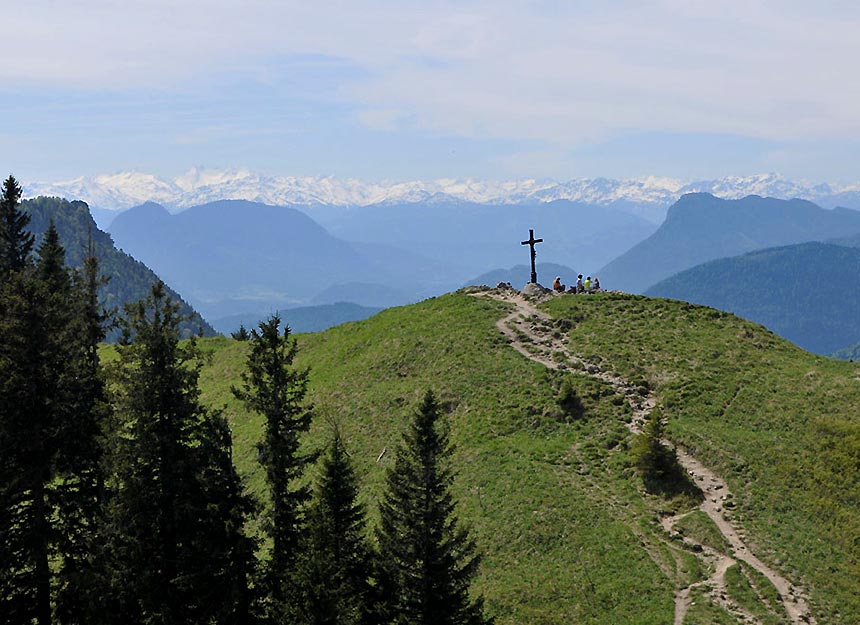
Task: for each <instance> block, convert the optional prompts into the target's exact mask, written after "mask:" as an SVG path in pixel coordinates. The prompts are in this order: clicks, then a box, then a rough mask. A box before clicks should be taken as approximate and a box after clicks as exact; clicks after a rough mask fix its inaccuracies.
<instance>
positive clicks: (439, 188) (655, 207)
mask: <svg viewBox="0 0 860 625" xmlns="http://www.w3.org/2000/svg"><path fill="white" fill-rule="evenodd" d="M24 190H25V194H26V196H27V197H32V196H36V195H52V196H63V197H70V198H74V199H82V200H84V201H86V202H87V203H88V204H90V206H92V207H93V208H95V209H112V210H123V209H127V208H131V207H132V206H136V205H138V204H141V203H143V202H146V201H150V200H151V201H155V202H158V203H160V204H163V205H165V206H167V207H168V208H170V209H172V210H174V211H175V210H181V209H184V208H188V207H191V206H195V205H199V204H204V203H207V202H212V201H216V200H223V199H243V200H249V201H255V202H261V203H264V204H272V205H291V206H319V205H330V206H340V207H349V206H370V205H373V204H385V203H418V202H432V201H437V200H439V199H440V198H443V199H444V200H445V201H453V200H465V201H469V202H475V203H481V204H505V203H511V204H518V203H525V202H535V201H537V202H550V201H553V200H562V199H564V200H571V201H576V202H585V203H589V204H596V205H599V206H615V207H616V208H625V209H626V210H628V211H630V212H634V213H636V214H641V215H643V216H646V217H648V218H649V219H651V220H652V221H657V222H659V221H660V220H661V219H662V216H663V214H664V213H665V209H666V207H668V206H669V205H670V204H672V203H673V202H674V201H675V200H677V199H678V198H679V197H680V196H681V195H683V194H685V193H692V192H709V193H712V194H714V195H716V196H719V197H723V198H726V199H737V198H740V197H744V196H747V195H751V194H755V195H763V196H770V197H776V198H779V199H792V198H795V197H797V198H802V199H808V200H810V201H813V202H815V203H817V204H820V205H822V206H825V207H827V208H833V207H835V206H838V205H840V204H841V205H846V206H850V207H855V208H860V183H858V184H831V183H810V182H807V181H805V180H792V179H789V178H786V177H783V176H781V175H779V174H775V173H770V174H757V175H751V176H726V177H723V178H717V179H712V180H700V181H691V180H681V179H677V178H661V177H657V176H642V177H638V178H626V179H612V178H601V177H596V178H574V179H570V180H567V181H555V180H550V179H535V178H525V179H515V180H507V181H489V180H477V179H473V178H465V179H453V178H439V179H435V180H412V181H403V182H391V181H384V182H378V183H377V182H366V181H362V180H358V179H354V178H338V177H335V176H317V177H314V176H281V175H266V174H260V173H256V172H252V171H250V170H248V169H234V170H218V169H211V170H210V169H202V168H197V167H195V168H192V169H190V170H189V171H187V172H185V173H184V174H182V175H180V176H177V177H175V178H173V179H171V180H167V179H163V178H159V177H157V176H154V175H152V174H148V173H143V172H133V171H132V172H119V173H115V174H104V175H96V176H81V177H78V178H75V179H72V180H67V181H58V182H42V183H38V182H37V183H31V184H28V185H25V189H24ZM434 198H435V199H434Z"/></svg>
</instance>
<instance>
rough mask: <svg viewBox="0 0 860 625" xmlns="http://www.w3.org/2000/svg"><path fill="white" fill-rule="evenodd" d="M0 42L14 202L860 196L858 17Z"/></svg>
mask: <svg viewBox="0 0 860 625" xmlns="http://www.w3.org/2000/svg"><path fill="white" fill-rule="evenodd" d="M4 31H5V33H8V34H4V54H3V55H2V56H0V115H2V119H3V124H2V126H0V150H2V153H3V154H5V155H6V158H4V159H3V160H4V164H5V165H4V166H5V168H6V169H9V170H10V171H13V172H14V173H15V174H16V175H17V176H18V177H19V178H21V179H23V180H32V181H51V180H58V179H61V178H72V177H76V176H80V175H92V174H97V173H107V172H116V171H121V170H138V171H145V172H151V173H154V174H157V175H159V176H163V177H172V176H175V175H178V174H180V173H182V172H183V171H185V170H187V169H188V168H190V167H192V166H195V165H201V166H204V167H208V168H228V167H248V168H251V169H254V170H258V171H260V172H263V173H271V174H284V175H329V174H333V175H337V176H341V177H358V178H364V179H368V180H383V179H391V180H404V179H416V178H436V177H466V176H469V177H476V178H489V179H508V178H518V177H539V178H542V177H549V178H556V179H568V178H576V177H582V176H607V177H627V176H639V175H649V174H654V175H661V176H674V177H681V178H712V177H719V176H723V175H727V174H739V175H743V174H751V173H759V172H766V171H778V172H780V173H783V174H785V175H788V176H795V177H806V178H808V179H811V180H819V181H825V180H826V181H834V182H858V181H860V171H858V168H857V163H858V162H860V159H858V156H860V69H858V67H860V38H858V37H857V35H856V33H858V32H860V4H858V3H855V2H845V1H842V2H836V1H834V2H820V1H819V2H815V3H810V2H799V1H791V0H783V1H779V2H777V1H764V0H744V1H740V0H725V1H723V2H712V1H708V2H706V1H702V0H664V1H660V2H650V3H641V2H623V1H620V2H613V1H603V2H577V1H576V0H570V1H568V2H561V1H538V0H532V1H529V0H522V1H505V0H495V1H492V2H489V1H488V2H464V1H460V2H434V1H426V0H425V1H423V2H412V1H404V0H400V1H398V2H383V1H372V0H367V1H364V0H352V1H328V2H327V1H324V0H318V1H315V2H313V3H311V2H307V0H304V1H302V2H288V1H283V0H281V1H276V0H246V1H244V2H241V3H240V2H228V1H226V0H221V1H214V0H206V1H204V0H185V1H183V2H167V1H165V0H149V1H146V2H143V1H139V0H125V1H118V0H78V1H76V2H74V3H65V2H58V1H55V0H29V1H28V2H26V3H20V4H19V6H18V7H16V9H15V11H14V12H7V14H6V15H5V17H4Z"/></svg>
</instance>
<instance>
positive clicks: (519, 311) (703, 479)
mask: <svg viewBox="0 0 860 625" xmlns="http://www.w3.org/2000/svg"><path fill="white" fill-rule="evenodd" d="M472 294H473V295H475V296H483V297H490V298H492V299H495V300H499V301H503V302H507V303H509V304H513V305H514V310H513V312H511V313H510V314H508V315H507V316H506V317H504V318H502V319H500V320H499V321H498V322H497V323H496V327H498V329H499V330H500V331H501V332H502V333H503V334H504V335H505V336H506V337H507V338H508V340H509V342H510V345H511V347H513V348H514V349H515V350H517V351H518V352H520V353H521V354H523V355H524V356H525V357H527V358H529V359H530V360H533V361H535V362H538V363H540V364H542V365H544V366H545V367H548V368H551V369H556V370H559V369H573V370H580V371H581V372H582V373H584V374H587V375H591V376H593V377H596V378H599V379H600V380H603V381H604V382H606V383H607V384H609V385H611V386H612V387H613V388H614V389H615V390H616V392H618V393H619V394H621V395H623V396H624V397H625V399H626V400H627V402H628V404H629V405H630V408H631V409H632V410H633V418H632V420H631V421H630V423H628V424H627V427H628V429H629V430H630V431H631V432H632V433H634V434H639V433H641V431H642V425H643V423H644V422H645V420H646V418H647V417H648V415H649V414H650V413H651V411H652V410H653V409H654V407H655V406H656V405H657V397H656V395H655V394H654V393H653V391H651V390H649V389H645V388H643V387H640V386H636V385H634V384H632V383H630V382H629V381H627V380H625V379H624V378H623V377H621V376H620V375H617V374H615V373H613V372H611V371H606V370H603V369H602V368H601V367H600V366H598V365H597V364H596V363H590V362H587V361H586V360H585V359H583V358H582V357H581V356H579V355H577V354H574V353H572V352H571V351H570V347H569V344H568V340H567V339H568V337H566V336H564V335H561V336H560V337H559V336H558V332H557V331H556V328H555V327H554V325H553V319H552V318H551V317H550V316H549V315H547V314H546V313H544V312H542V311H540V310H539V309H538V308H537V307H536V306H535V302H537V300H541V301H543V300H545V299H548V298H551V297H554V296H556V295H553V294H552V293H548V294H546V295H545V296H544V297H543V298H540V297H538V298H533V299H532V298H527V297H526V296H524V295H523V294H521V293H520V292H519V291H516V290H514V289H512V288H496V289H489V290H480V291H474V292H473V293H472ZM572 297H573V296H572ZM575 297H585V296H582V295H580V296H575ZM537 303H539V302H537ZM553 334H556V336H553ZM571 365H573V367H571ZM574 367H575V369H574ZM663 442H664V444H667V445H670V446H671V445H672V444H671V443H670V442H669V441H663ZM675 449H676V452H677V456H678V461H679V463H680V464H681V466H682V467H683V469H684V470H685V471H686V472H687V474H688V475H689V476H690V478H691V479H692V480H693V482H694V483H695V484H696V486H697V487H698V488H699V490H700V491H701V493H702V497H703V499H702V503H701V504H700V505H699V507H698V508H697V509H698V510H701V511H702V512H704V513H705V514H707V515H708V517H709V518H710V519H711V520H712V521H713V523H714V525H715V526H716V527H717V529H718V530H719V532H720V534H721V535H722V537H723V538H724V539H725V542H726V544H727V545H728V547H729V548H728V549H726V550H725V551H721V550H718V549H715V548H713V547H712V546H708V545H705V544H702V543H701V542H698V541H696V540H695V539H693V538H691V537H689V536H683V535H681V534H680V533H679V532H677V531H676V530H675V524H676V523H677V522H678V521H680V520H681V519H682V518H684V517H685V516H687V515H689V514H691V513H692V512H693V511H688V512H686V513H684V514H679V515H676V516H671V517H663V518H662V519H661V522H660V523H661V525H662V528H663V530H664V532H665V541H666V542H667V543H669V541H677V540H678V539H680V540H681V541H683V543H684V544H686V545H687V546H688V547H689V548H690V551H691V552H692V553H693V554H694V555H695V556H696V557H697V558H698V559H699V560H700V561H701V562H702V564H703V565H704V566H705V570H712V571H713V572H712V573H711V575H710V576H709V577H708V578H707V579H705V580H702V581H698V582H695V583H693V584H690V585H688V586H683V587H679V588H676V590H675V618H674V625H683V624H684V618H685V616H686V614H687V611H688V610H689V608H690V606H691V601H692V599H691V594H692V592H693V590H695V589H698V588H701V589H704V590H705V591H706V592H707V593H708V595H709V597H710V599H711V600H712V601H713V602H714V603H716V604H717V605H719V606H721V607H723V608H724V609H725V610H727V611H728V612H729V613H731V614H732V615H734V616H735V617H736V618H737V619H738V620H739V622H741V623H749V624H754V623H756V624H760V623H761V620H760V619H759V618H757V617H756V616H755V615H753V614H751V613H750V612H749V611H748V610H746V609H745V608H744V607H742V606H741V605H739V604H738V603H736V602H735V601H734V600H732V599H731V598H730V597H729V596H728V594H727V592H726V571H727V570H728V569H729V568H731V567H732V566H733V565H735V564H736V563H737V561H741V562H743V563H745V564H746V565H747V566H748V567H749V568H751V569H753V570H755V571H758V572H759V573H761V574H762V575H763V576H764V577H766V578H767V579H768V580H769V581H770V583H771V584H773V586H774V588H776V590H777V592H778V593H779V602H780V604H781V608H782V609H783V610H784V613H779V612H777V611H776V610H774V608H773V606H771V605H770V603H769V602H768V601H766V600H765V599H764V598H763V593H762V591H761V590H760V589H758V588H756V587H755V584H753V583H752V580H749V581H750V582H751V585H752V586H753V588H754V590H755V591H756V594H757V595H758V596H759V600H760V601H761V603H762V605H763V606H764V607H765V609H766V610H767V612H768V613H770V614H771V615H772V616H775V617H777V618H778V619H781V620H782V621H785V617H786V616H787V617H788V621H787V622H789V623H791V625H815V624H816V621H815V618H814V617H813V616H812V613H811V612H810V609H809V605H808V603H807V600H806V598H805V596H804V593H803V591H802V590H801V589H800V588H798V587H797V586H795V585H794V584H792V583H790V582H789V581H788V580H787V579H786V578H785V577H783V576H782V575H781V574H780V573H778V572H777V571H776V570H774V569H773V568H771V567H770V566H768V565H767V564H765V563H764V562H762V561H761V560H760V559H759V558H757V557H756V556H755V555H754V554H753V553H752V552H751V551H750V549H749V547H748V546H747V545H746V543H745V542H744V538H743V531H742V530H741V529H740V528H739V527H738V526H737V522H736V521H733V520H730V519H729V518H728V517H727V516H726V514H725V511H724V508H725V505H726V502H728V501H730V500H731V499H732V495H731V493H730V492H729V489H728V486H727V484H726V482H725V480H723V479H722V478H721V477H720V476H719V475H717V474H716V473H715V472H714V471H712V470H711V469H709V468H707V467H706V466H704V465H703V464H702V463H701V462H699V461H698V460H697V459H696V458H695V457H693V456H692V454H690V453H689V452H688V451H687V450H685V449H684V448H682V447H678V446H675ZM729 505H731V504H729ZM651 557H652V559H654V560H655V563H656V564H657V565H658V566H660V567H661V569H662V568H663V564H662V563H660V562H657V560H656V558H654V556H653V554H651ZM664 573H665V571H664Z"/></svg>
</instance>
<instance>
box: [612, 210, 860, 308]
mask: <svg viewBox="0 0 860 625" xmlns="http://www.w3.org/2000/svg"><path fill="white" fill-rule="evenodd" d="M856 233H860V211H856V210H850V209H847V208H837V209H834V210H825V209H823V208H821V207H819V206H816V205H815V204H813V203H811V202H807V201H804V200H778V199H773V198H762V197H758V196H750V197H746V198H743V199H740V200H724V199H720V198H717V197H714V196H713V195H709V194H705V193H692V194H688V195H685V196H683V197H682V198H681V199H680V200H678V201H677V202H676V203H675V204H673V205H672V207H671V208H670V209H669V212H668V214H667V216H666V221H665V222H663V224H662V225H661V226H660V228H658V229H657V231H656V232H655V233H654V234H652V235H651V236H650V237H648V238H647V239H645V240H644V241H642V242H640V243H638V244H637V245H635V246H633V247H632V248H631V249H630V250H628V251H627V252H625V253H624V254H622V255H621V256H619V257H618V258H616V259H615V260H613V261H612V262H610V263H609V264H608V265H606V266H605V267H603V268H602V269H600V270H599V271H598V272H597V275H598V276H600V283H601V285H603V286H604V288H607V289H620V290H622V291H628V292H632V293H644V292H645V291H646V290H647V289H648V288H649V287H651V286H652V285H654V284H656V283H658V282H660V281H661V280H664V279H665V278H668V277H669V276H671V275H673V274H675V273H678V272H679V271H683V270H685V269H689V268H691V267H694V266H696V265H699V264H701V263H704V262H706V261H709V260H715V259H718V258H726V257H730V256H737V255H739V254H744V253H747V252H751V251H753V250H757V249H764V248H768V247H776V246H781V245H790V244H794V243H803V242H806V241H825V240H828V239H832V238H835V237H839V236H843V237H844V236H851V235H854V234H856Z"/></svg>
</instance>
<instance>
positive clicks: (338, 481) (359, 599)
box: [299, 428, 371, 625]
mask: <svg viewBox="0 0 860 625" xmlns="http://www.w3.org/2000/svg"><path fill="white" fill-rule="evenodd" d="M299 576H300V585H301V590H302V593H301V595H302V597H301V605H302V619H301V621H302V622H303V623H306V624H308V625H362V624H365V623H369V622H370V605H371V587H370V576H371V560H370V549H369V547H368V545H367V540H366V537H365V512H364V507H363V506H362V505H361V504H360V503H359V502H358V482H357V479H356V475H355V471H354V470H353V468H352V464H351V462H350V460H349V456H348V455H347V453H346V448H345V447H344V444H343V441H342V440H341V437H340V433H339V432H338V430H337V429H336V428H335V431H334V436H333V438H332V441H331V443H330V444H329V447H328V452H327V454H326V455H325V456H324V457H323V461H322V467H321V474H320V477H319V480H318V483H317V486H316V489H315V492H314V497H313V500H312V502H311V505H310V507H309V510H308V519H307V533H306V547H305V548H304V549H303V550H302V556H301V561H300V564H299Z"/></svg>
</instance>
